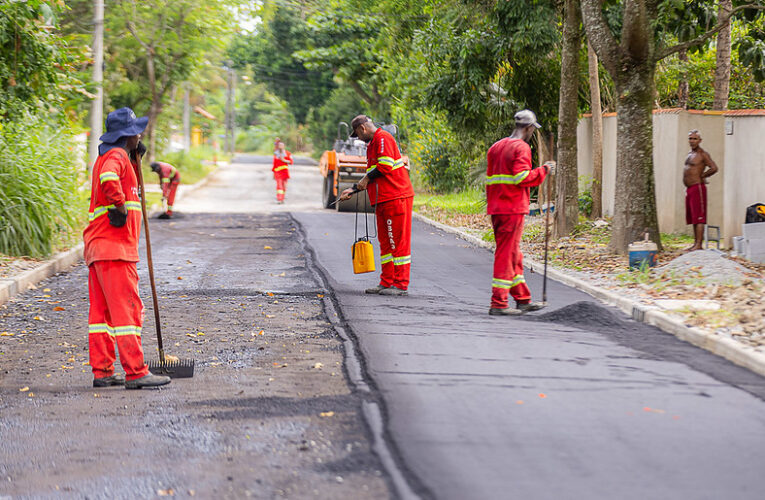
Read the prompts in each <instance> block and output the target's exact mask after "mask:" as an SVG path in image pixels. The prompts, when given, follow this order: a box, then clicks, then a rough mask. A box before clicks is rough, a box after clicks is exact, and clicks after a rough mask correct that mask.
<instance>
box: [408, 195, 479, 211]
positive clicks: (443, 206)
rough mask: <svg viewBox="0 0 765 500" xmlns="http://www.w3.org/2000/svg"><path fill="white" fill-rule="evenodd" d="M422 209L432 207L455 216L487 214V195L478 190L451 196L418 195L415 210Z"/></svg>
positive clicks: (415, 200) (415, 198)
mask: <svg viewBox="0 0 765 500" xmlns="http://www.w3.org/2000/svg"><path fill="white" fill-rule="evenodd" d="M420 207H432V208H436V209H440V210H444V211H446V212H449V213H455V214H466V215H472V214H482V213H485V212H486V195H485V194H484V191H483V190H478V189H468V190H465V191H460V192H459V193H450V194H417V195H415V196H414V208H415V210H416V209H418V208H420Z"/></svg>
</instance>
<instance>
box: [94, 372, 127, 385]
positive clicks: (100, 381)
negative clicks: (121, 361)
mask: <svg viewBox="0 0 765 500" xmlns="http://www.w3.org/2000/svg"><path fill="white" fill-rule="evenodd" d="M113 385H125V376H124V375H120V374H117V373H115V374H114V375H109V376H108V377H100V378H94V379H93V387H111V386H113Z"/></svg>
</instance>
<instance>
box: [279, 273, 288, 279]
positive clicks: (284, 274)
mask: <svg viewBox="0 0 765 500" xmlns="http://www.w3.org/2000/svg"><path fill="white" fill-rule="evenodd" d="M279 276H280V277H282V278H283V277H284V276H287V273H282V274H280V275H279Z"/></svg>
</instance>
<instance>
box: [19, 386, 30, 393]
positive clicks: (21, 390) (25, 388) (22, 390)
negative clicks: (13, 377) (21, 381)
mask: <svg viewBox="0 0 765 500" xmlns="http://www.w3.org/2000/svg"><path fill="white" fill-rule="evenodd" d="M28 390H29V387H22V388H21V389H19V392H27V391H28Z"/></svg>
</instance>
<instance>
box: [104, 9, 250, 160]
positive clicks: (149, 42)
mask: <svg viewBox="0 0 765 500" xmlns="http://www.w3.org/2000/svg"><path fill="white" fill-rule="evenodd" d="M236 7H237V2H234V1H233V0H205V1H204V2H198V1H196V0H160V1H155V2H142V1H138V0H118V1H117V2H115V3H113V4H112V5H110V8H109V12H110V14H109V16H108V17H107V18H106V25H107V29H106V35H105V45H106V49H107V52H108V58H107V67H108V68H109V72H110V73H111V78H110V80H111V83H112V84H113V85H112V87H111V88H107V92H108V93H109V97H110V102H111V103H112V106H114V107H120V106H123V105H125V106H128V105H129V106H132V107H137V108H138V109H139V112H144V110H145V112H146V113H147V114H148V116H149V125H148V126H147V129H146V135H148V136H149V154H150V155H152V157H153V155H154V154H155V151H156V142H157V141H156V133H155V132H156V127H157V119H158V117H159V115H160V113H161V112H162V110H163V108H164V107H165V105H166V104H167V102H168V99H169V98H170V96H171V94H172V93H173V91H174V90H175V89H176V87H177V86H178V85H179V84H181V83H182V82H184V81H186V80H187V79H189V77H190V76H191V75H192V74H193V73H194V71H195V70H196V69H197V68H198V65H199V64H200V63H201V62H202V61H203V60H204V56H205V55H209V54H210V53H212V52H215V51H216V50H222V48H223V47H224V43H225V37H226V36H227V35H229V34H230V33H232V31H233V28H234V22H233V18H234V13H235V9H236ZM115 77H116V78H115ZM115 84H116V85H115Z"/></svg>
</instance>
